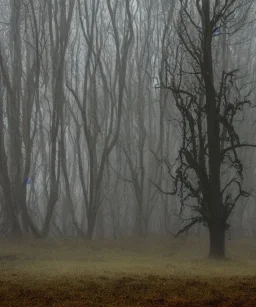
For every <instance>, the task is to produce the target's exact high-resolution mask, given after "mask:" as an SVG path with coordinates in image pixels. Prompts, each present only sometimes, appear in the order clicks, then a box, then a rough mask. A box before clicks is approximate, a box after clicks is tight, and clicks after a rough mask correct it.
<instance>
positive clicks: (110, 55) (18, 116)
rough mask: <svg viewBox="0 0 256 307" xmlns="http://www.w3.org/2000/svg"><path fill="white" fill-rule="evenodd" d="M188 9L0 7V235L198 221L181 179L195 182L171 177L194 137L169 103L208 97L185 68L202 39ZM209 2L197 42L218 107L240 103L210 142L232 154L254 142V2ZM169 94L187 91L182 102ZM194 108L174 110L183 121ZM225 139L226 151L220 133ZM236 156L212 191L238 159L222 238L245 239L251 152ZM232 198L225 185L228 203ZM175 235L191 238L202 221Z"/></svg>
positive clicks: (255, 211)
mask: <svg viewBox="0 0 256 307" xmlns="http://www.w3.org/2000/svg"><path fill="white" fill-rule="evenodd" d="M199 2H200V1H185V0H184V1H183V0H181V1H167V0H121V1H117V0H115V1H112V0H106V1H105V0H104V1H103V0H90V1H83V0H78V1H75V0H55V1H45V0H12V1H4V0H0V151H1V155H0V229H1V233H2V234H3V235H14V236H18V237H21V236H27V235H33V236H35V237H48V236H55V237H63V236H65V237H82V238H88V239H92V238H108V237H111V238H115V239H118V238H122V237H126V236H130V235H136V236H137V235H138V236H150V235H158V236H165V235H175V234H177V233H178V232H179V231H180V230H181V229H183V227H184V226H185V225H187V221H188V220H190V219H191V218H197V214H196V213H195V206H196V204H197V201H198V199H199V198H200V197H199V196H198V197H194V196H195V194H193V193H192V194H191V193H190V192H191V190H190V192H189V187H190V186H191V185H190V186H188V185H187V186H186V182H187V181H186V180H187V178H185V177H184V175H185V174H187V175H186V176H187V177H188V178H189V180H190V183H191V184H195V185H196V184H197V182H198V178H197V176H196V175H195V174H194V173H193V172H192V170H187V169H186V171H184V168H183V169H182V172H183V177H182V179H180V181H179V182H178V181H176V179H175V178H177V177H175V174H177V173H178V170H179V166H180V165H181V164H182V163H183V164H182V165H183V167H184V160H182V161H183V162H181V160H180V152H181V148H185V147H186V148H187V149H188V148H190V147H189V146H191V145H190V144H191V141H192V140H193V138H194V139H196V140H197V139H199V134H197V132H195V135H194V136H193V135H192V136H191V132H192V131H193V129H192V128H191V127H190V128H184V124H185V123H187V126H188V127H189V123H190V122H189V120H188V117H186V116H187V115H184V114H185V113H186V112H185V111H184V112H185V113H182V111H181V110H183V109H184V108H183V109H182V108H181V107H179V102H180V101H181V99H184V100H185V99H187V97H192V96H191V95H192V94H193V97H201V98H202V105H203V104H204V103H205V102H203V101H204V97H203V96H204V95H205V94H206V96H207V92H206V91H205V88H204V89H202V88H203V87H204V86H202V84H204V79H200V78H201V77H200V76H203V73H202V72H201V71H200V69H199V71H198V67H200V65H199V66H198V65H197V58H196V57H197V52H198V50H199V51H200V50H201V49H200V48H201V43H202V42H203V41H204V38H205V37H206V35H204V34H203V30H204V26H205V25H203V24H202V23H201V17H200V12H201V11H200V10H201V9H203V7H202V8H200V6H201V5H203V4H199ZM206 2H209V1H206ZM198 5H199V7H198ZM209 5H210V7H209V12H210V14H211V16H218V14H219V15H220V14H222V15H221V16H220V17H219V20H218V22H216V24H213V23H212V24H211V26H212V27H213V29H212V32H210V36H211V42H210V45H211V53H212V64H213V68H214V69H213V74H214V76H215V84H216V88H217V86H219V84H222V85H223V88H225V90H226V92H225V90H224V92H223V93H224V94H223V97H225V99H226V100H225V99H224V101H226V102H227V101H228V102H229V103H233V104H235V103H238V100H239V98H241V97H243V99H244V100H243V101H245V100H246V103H244V104H243V105H242V107H243V109H242V110H237V113H234V115H235V117H234V118H233V117H232V123H231V121H230V124H229V125H228V124H227V125H226V126H225V125H224V124H223V127H226V130H227V132H223V135H221V134H220V135H219V142H222V140H221V137H222V136H223V138H224V137H225V136H226V134H229V133H230V134H231V132H230V131H231V130H230V129H231V128H230V127H231V126H232V129H233V130H232V131H235V134H234V133H233V132H232V133H233V134H232V136H233V137H234V139H237V138H236V136H237V137H238V135H239V139H240V140H241V141H240V142H239V143H238V144H245V143H244V142H246V143H248V144H256V143H255V129H256V126H255V119H256V114H255V108H254V104H255V98H256V95H255V94H256V92H255V69H256V66H255V64H256V60H255V54H256V50H255V46H256V42H255V38H256V37H255V33H256V32H255V30H256V29H255V22H254V18H255V9H256V3H255V1H244V0H241V1H231V0H230V1H226V4H220V3H219V1H212V2H211V1H210V2H209ZM225 5H226V6H227V7H225ZM201 13H202V12H201ZM214 14H215V15H214ZM202 20H203V19H202ZM205 27H206V26H205ZM205 29H206V28H205ZM197 48H198V49H197ZM189 50H190V51H191V52H189ZM202 50H203V47H202ZM195 55H196V56H195ZM199 56H200V52H199ZM191 68H194V69H191ZM225 72H228V73H227V75H226V76H225ZM173 80H174V81H173ZM224 81H225V82H226V83H225V82H224ZM174 83H175V84H174ZM177 84H179V85H177ZM180 84H182V85H183V90H181V88H180ZM174 85H175V86H174ZM233 85H234V86H233ZM177 86H179V88H178V89H179V94H180V95H185V94H186V93H184V88H185V87H186V91H188V92H189V93H190V94H188V96H187V97H184V96H183V98H181V96H178V94H177V93H178V92H177ZM182 91H183V92H182ZM191 93H192V94H191ZM216 97H219V96H218V95H217V94H216ZM234 97H239V98H234ZM233 98H234V99H233ZM198 99H199V98H198ZM232 99H233V100H232ZM236 99H238V100H236ZM239 101H240V100H239ZM249 101H250V103H249ZM202 105H201V106H200V108H202V114H204V112H205V111H204V110H203V106H202ZM224 106H225V103H224ZM239 106H240V105H239ZM196 108H197V107H196V106H195V105H191V104H190V105H189V104H188V105H187V110H191V114H192V115H193V117H194V124H195V123H196V122H197V123H198V117H196V116H195V114H197V116H198V113H197V109H196ZM198 108H199V107H198ZM225 108H226V109H227V107H225ZM226 109H225V110H226ZM200 110H201V109H200ZM240 111H241V112H240ZM193 112H194V113H193ZM200 112H201V111H200ZM186 114H187V113H186ZM224 114H225V112H224ZM203 117H204V115H203ZM187 126H186V127H187ZM202 126H203V127H206V122H205V121H204V119H202ZM186 129H188V130H186ZM189 129H190V130H189ZM191 129H192V130H191ZM202 129H204V128H202ZM205 129H206V128H205ZM206 130H207V129H206ZM206 130H205V131H206ZM188 135H190V136H191V137H190V139H186V137H188ZM204 135H205V139H206V140H207V138H208V136H207V132H205V134H204ZM202 137H203V136H202ZM184 140H186V142H187V143H186V145H184V144H185V143H184V142H185V141H184ZM224 141H225V142H226V143H227V144H231V145H230V146H234V145H233V141H232V137H231V136H230V139H229V140H228V139H225V140H224ZM224 141H223V142H224ZM242 142H243V143H242ZM226 143H225V144H226ZM223 146H224V145H223ZM196 148H198V147H196ZM188 150H190V149H188ZM191 151H193V148H192V149H191ZM208 154H209V152H208V149H207V145H205V152H204V156H205V157H206V160H207V159H208V158H207V157H208ZM237 155H238V156H239V160H238V158H237V159H236V161H233V160H232V158H231V160H232V161H233V162H230V164H229V165H228V164H227V165H226V166H225V165H224V166H225V169H224V166H223V165H222V167H223V169H222V171H223V173H222V175H221V182H222V184H223V185H224V186H225V182H226V181H227V180H228V179H229V178H231V179H230V180H232V178H233V177H235V178H238V177H239V176H238V175H237V174H236V170H237V168H238V173H239V172H240V173H241V166H240V164H239V165H238V166H237V168H236V169H235V167H234V165H235V163H237V161H241V163H242V164H243V167H242V173H243V176H241V178H239V179H237V180H238V181H239V185H238V187H239V189H240V187H241V185H242V186H243V189H244V191H246V193H241V197H239V198H238V199H236V198H235V197H234V198H235V202H234V203H235V206H231V207H232V210H230V212H229V216H228V217H227V220H228V223H229V225H230V227H227V228H225V231H226V235H227V237H228V238H230V239H233V238H241V237H245V236H247V237H253V238H255V237H256V203H255V201H256V198H255V197H256V194H255V148H253V147H250V148H249V147H247V146H244V147H243V146H241V148H239V149H238V150H237ZM187 163H188V162H187ZM190 166H191V165H190ZM239 167H240V168H239ZM185 168H186V167H185ZM179 178H181V177H179ZM182 182H183V184H184V183H185V186H184V187H183V185H182ZM232 182H234V181H232ZM240 183H241V185H240ZM175 187H176V188H177V189H176V191H175ZM191 189H192V188H191ZM193 189H194V188H193ZM236 189H237V185H236V186H235V187H233V186H232V185H230V191H229V195H231V194H232V193H233V192H234V193H235V190H236ZM194 190H195V189H194ZM173 191H175V193H174V192H173ZM200 193H201V192H200ZM184 194H186V196H184ZM244 196H246V197H244ZM230 197H232V196H230ZM185 198H186V199H185ZM197 198H198V199H197ZM199 222H200V221H199ZM205 226H206V227H205ZM185 230H186V229H185ZM184 232H185V233H186V231H184ZM187 232H188V233H189V234H192V235H196V236H199V237H200V236H203V235H205V234H207V233H208V230H207V223H206V224H205V223H197V224H196V223H195V224H193V227H191V228H190V229H187Z"/></svg>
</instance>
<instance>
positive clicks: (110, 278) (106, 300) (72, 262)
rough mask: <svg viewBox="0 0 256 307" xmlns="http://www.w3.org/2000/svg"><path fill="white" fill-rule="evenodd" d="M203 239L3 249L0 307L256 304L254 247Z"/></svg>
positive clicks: (31, 243)
mask: <svg viewBox="0 0 256 307" xmlns="http://www.w3.org/2000/svg"><path fill="white" fill-rule="evenodd" d="M227 248H228V255H227V256H228V259H227V260H224V261H220V262H216V261H213V260H208V259H207V251H208V244H207V241H205V240H204V239H202V240H198V239H195V238H189V239H187V240H182V239H178V240H173V239H157V238H155V239H150V240H149V239H147V240H144V239H136V238H127V239H125V240H120V241H112V240H107V241H93V242H85V241H80V240H58V241H57V240H47V241H25V242H21V243H15V244H14V243H8V242H1V243H0V299H1V300H0V305H1V306H93V307H97V306H120V307H122V306H256V242H254V241H247V240H244V241H228V246H227Z"/></svg>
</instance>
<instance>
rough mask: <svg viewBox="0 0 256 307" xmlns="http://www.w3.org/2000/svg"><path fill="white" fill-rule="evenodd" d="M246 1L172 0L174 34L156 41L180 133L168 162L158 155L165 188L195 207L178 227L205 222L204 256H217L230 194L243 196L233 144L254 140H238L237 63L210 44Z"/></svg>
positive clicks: (240, 98) (242, 93) (240, 87)
mask: <svg viewBox="0 0 256 307" xmlns="http://www.w3.org/2000/svg"><path fill="white" fill-rule="evenodd" d="M251 5H252V1H243V0H227V1H218V0H215V1H210V0H197V1H193V3H192V1H190V2H189V1H184V0H180V8H179V16H178V18H177V20H176V29H175V34H174V35H172V36H166V38H165V44H164V48H165V50H164V52H163V54H164V55H165V59H164V60H165V70H164V71H162V72H161V74H160V87H161V88H165V89H166V88H167V89H169V90H170V91H171V93H172V96H173V99H174V100H175V104H176V107H177V110H178V114H179V125H180V129H181V131H182V138H181V146H180V149H179V152H178V158H177V160H176V163H175V164H174V165H171V163H170V162H168V161H167V160H166V161H165V164H166V166H167V169H168V171H169V174H170V176H171V177H172V179H173V181H174V183H175V190H174V192H171V193H170V194H174V193H178V194H179V196H180V197H181V205H182V208H185V207H186V206H189V207H191V208H192V209H193V210H194V212H195V213H196V214H195V215H194V216H193V217H192V218H191V219H189V220H188V221H187V224H186V226H185V227H184V228H183V229H182V230H181V231H180V232H179V233H182V232H184V231H187V230H188V229H189V228H190V227H192V226H193V225H195V224H196V223H203V224H204V225H205V226H207V227H208V229H209V237H210V253H209V255H210V257H220V258H221V257H224V256H225V232H226V230H227V229H228V228H229V225H228V218H229V216H230V214H231V212H232V210H233V208H234V206H235V205H236V203H237V201H238V199H239V198H240V197H243V196H248V193H247V192H245V191H244V190H243V188H242V182H243V163H242V161H241V159H240V158H239V148H243V147H253V146H254V145H251V144H247V143H244V142H242V141H241V140H240V138H239V135H238V133H237V124H236V122H237V119H238V118H239V117H241V116H240V115H241V114H242V112H245V110H246V109H248V108H249V107H251V103H250V100H249V98H250V97H249V94H250V89H249V88H248V87H246V86H245V82H243V80H242V81H241V78H238V76H239V67H232V69H229V68H228V67H225V66H226V65H225V64H224V63H223V61H222V57H223V55H224V54H223V53H224V52H225V48H223V50H222V51H220V52H219V50H217V48H219V47H221V46H222V44H225V43H226V42H225V41H224V40H227V39H228V36H229V35H230V36H231V34H234V35H236V34H235V33H237V32H238V30H241V29H242V28H243V26H244V25H245V24H246V19H248V18H249V10H250V7H251ZM170 37H173V40H172V39H170ZM232 37H233V36H232ZM216 58H217V61H216V60H215V59H216ZM218 60H219V62H218Z"/></svg>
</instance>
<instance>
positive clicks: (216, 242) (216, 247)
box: [209, 221, 225, 259]
mask: <svg viewBox="0 0 256 307" xmlns="http://www.w3.org/2000/svg"><path fill="white" fill-rule="evenodd" d="M209 238H210V251H209V258H215V259H216V258H217V259H219V258H225V226H224V225H221V222H219V221H217V222H215V223H212V224H211V225H209Z"/></svg>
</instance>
